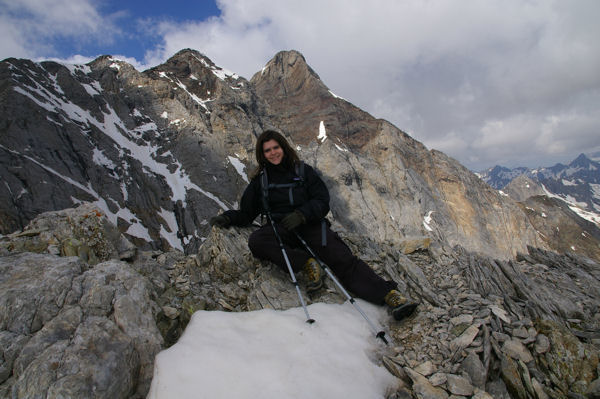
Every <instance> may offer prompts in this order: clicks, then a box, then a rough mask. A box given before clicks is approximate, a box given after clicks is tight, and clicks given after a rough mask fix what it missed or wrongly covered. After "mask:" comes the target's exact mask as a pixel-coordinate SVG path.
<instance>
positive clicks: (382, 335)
mask: <svg viewBox="0 0 600 399" xmlns="http://www.w3.org/2000/svg"><path fill="white" fill-rule="evenodd" d="M294 234H296V237H298V239H299V240H300V242H301V243H302V245H304V247H305V248H306V250H307V251H308V252H309V253H310V255H311V256H312V257H313V258H315V259H316V260H317V262H319V265H320V266H321V267H322V268H323V270H325V272H326V273H327V275H328V276H329V278H331V279H332V280H333V282H334V283H335V285H337V287H338V288H339V289H340V291H342V293H343V294H344V296H345V297H346V299H347V300H348V301H349V302H350V303H351V304H352V305H353V306H354V308H355V309H356V310H358V313H360V314H361V316H362V317H364V319H365V320H366V321H367V324H368V325H369V327H370V328H371V331H373V333H374V334H375V337H376V338H379V339H381V340H382V341H383V342H384V343H385V344H386V345H388V340H387V339H386V338H385V331H383V330H381V331H377V328H376V327H375V325H374V324H373V323H372V322H371V320H370V319H369V318H368V317H367V315H366V314H365V312H363V310H362V309H361V308H360V306H358V303H356V301H355V299H354V298H353V297H352V296H350V294H349V293H348V291H346V289H345V288H344V286H343V285H342V284H341V283H340V282H339V281H338V279H337V278H336V277H335V276H334V275H333V273H332V272H331V270H329V267H327V265H325V264H324V263H323V262H322V261H321V259H319V257H318V256H317V255H316V254H315V253H314V252H313V250H312V249H311V248H310V247H309V246H308V244H307V243H306V241H304V239H303V238H302V237H301V236H300V234H298V232H296V231H294Z"/></svg>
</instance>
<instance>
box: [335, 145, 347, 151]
mask: <svg viewBox="0 0 600 399" xmlns="http://www.w3.org/2000/svg"><path fill="white" fill-rule="evenodd" d="M334 145H335V148H337V149H338V150H339V151H342V152H348V150H347V149H346V148H342V147H340V146H339V145H337V144H334Z"/></svg>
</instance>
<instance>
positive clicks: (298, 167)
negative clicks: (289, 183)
mask: <svg viewBox="0 0 600 399" xmlns="http://www.w3.org/2000/svg"><path fill="white" fill-rule="evenodd" d="M294 171H295V172H296V176H298V177H299V178H300V182H301V184H304V161H298V162H296V164H295V165H294Z"/></svg>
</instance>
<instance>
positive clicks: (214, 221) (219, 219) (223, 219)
mask: <svg viewBox="0 0 600 399" xmlns="http://www.w3.org/2000/svg"><path fill="white" fill-rule="evenodd" d="M208 223H209V224H210V225H211V226H217V227H229V225H230V224H231V220H229V218H228V217H227V216H225V215H218V216H214V217H212V218H210V220H209V221H208Z"/></svg>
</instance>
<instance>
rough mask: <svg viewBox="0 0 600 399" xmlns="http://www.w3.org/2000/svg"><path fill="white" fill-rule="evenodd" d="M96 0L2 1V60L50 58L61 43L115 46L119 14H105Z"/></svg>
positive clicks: (0, 5)
mask: <svg viewBox="0 0 600 399" xmlns="http://www.w3.org/2000/svg"><path fill="white" fill-rule="evenodd" d="M95 3H96V2H94V1H92V0H0V22H1V26H2V28H0V29H1V32H2V33H8V34H6V35H3V36H2V38H3V40H2V42H1V43H0V57H1V58H6V57H28V58H34V59H36V58H39V57H50V56H55V55H57V54H58V52H57V49H56V46H57V42H58V41H60V40H69V41H71V42H74V43H76V44H78V45H80V46H82V47H83V46H85V45H86V44H89V43H90V42H92V41H96V42H98V41H99V42H103V43H111V42H112V41H113V40H114V38H115V37H116V36H118V35H119V34H121V30H120V29H119V27H118V26H117V25H116V23H115V22H116V19H117V17H118V16H117V15H102V14H101V13H100V12H99V10H98V9H97V7H96V4H95Z"/></svg>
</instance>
